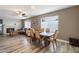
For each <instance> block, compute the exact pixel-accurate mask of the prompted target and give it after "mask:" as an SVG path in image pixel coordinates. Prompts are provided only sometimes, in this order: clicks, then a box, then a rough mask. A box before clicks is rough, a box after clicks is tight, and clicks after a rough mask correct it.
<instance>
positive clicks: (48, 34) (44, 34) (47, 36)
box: [40, 32, 54, 47]
mask: <svg viewBox="0 0 79 59" xmlns="http://www.w3.org/2000/svg"><path fill="white" fill-rule="evenodd" d="M53 34H54V33H51V32H42V33H40V35H41V36H42V40H41V42H42V43H41V45H42V47H46V46H48V45H49V44H50V42H49V41H48V40H47V39H50V37H51V36H52V35H53Z"/></svg>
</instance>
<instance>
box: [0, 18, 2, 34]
mask: <svg viewBox="0 0 79 59" xmlns="http://www.w3.org/2000/svg"><path fill="white" fill-rule="evenodd" d="M2 34H3V20H2V19H0V35H2Z"/></svg>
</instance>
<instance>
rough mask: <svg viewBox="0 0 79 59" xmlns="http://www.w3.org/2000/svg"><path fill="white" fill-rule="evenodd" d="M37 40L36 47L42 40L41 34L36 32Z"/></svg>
mask: <svg viewBox="0 0 79 59" xmlns="http://www.w3.org/2000/svg"><path fill="white" fill-rule="evenodd" d="M35 39H36V45H37V46H38V45H40V39H41V36H40V33H39V31H35Z"/></svg>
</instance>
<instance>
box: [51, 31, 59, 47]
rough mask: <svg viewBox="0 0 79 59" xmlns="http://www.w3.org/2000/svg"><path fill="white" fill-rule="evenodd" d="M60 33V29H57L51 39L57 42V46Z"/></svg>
mask: <svg viewBox="0 0 79 59" xmlns="http://www.w3.org/2000/svg"><path fill="white" fill-rule="evenodd" d="M58 33H59V31H58V30H56V31H55V33H54V34H53V35H52V36H51V37H50V41H51V42H54V43H55V44H56V46H57V37H58Z"/></svg>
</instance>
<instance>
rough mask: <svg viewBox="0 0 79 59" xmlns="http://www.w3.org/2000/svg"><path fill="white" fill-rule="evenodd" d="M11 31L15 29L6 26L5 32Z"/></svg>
mask: <svg viewBox="0 0 79 59" xmlns="http://www.w3.org/2000/svg"><path fill="white" fill-rule="evenodd" d="M11 31H15V29H14V28H6V32H7V33H10V32H11Z"/></svg>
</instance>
